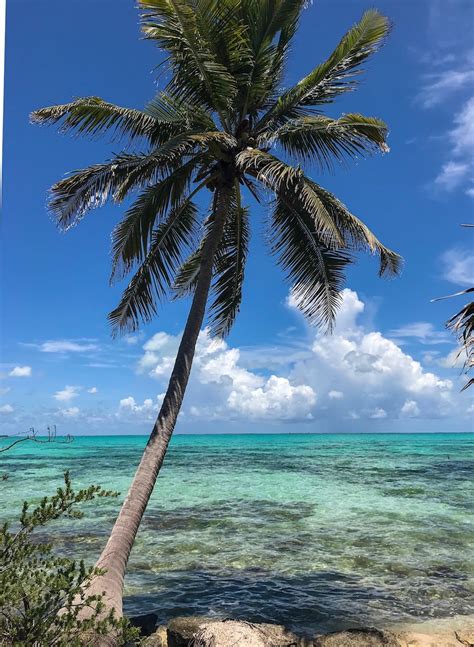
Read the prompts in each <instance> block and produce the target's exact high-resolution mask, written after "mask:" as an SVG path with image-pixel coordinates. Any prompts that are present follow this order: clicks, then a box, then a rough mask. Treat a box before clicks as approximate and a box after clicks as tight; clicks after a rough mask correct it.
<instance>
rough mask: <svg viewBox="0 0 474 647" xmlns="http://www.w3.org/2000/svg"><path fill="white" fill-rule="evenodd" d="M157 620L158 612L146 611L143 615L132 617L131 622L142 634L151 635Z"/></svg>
mask: <svg viewBox="0 0 474 647" xmlns="http://www.w3.org/2000/svg"><path fill="white" fill-rule="evenodd" d="M157 620H158V616H157V615H156V613H146V614H144V615H142V616H134V617H133V618H130V624H131V625H132V626H133V627H138V628H139V629H140V633H141V635H142V636H150V635H151V634H152V633H153V632H154V631H155V628H156V621H157Z"/></svg>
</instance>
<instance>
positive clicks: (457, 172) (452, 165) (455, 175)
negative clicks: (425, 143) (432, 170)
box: [434, 160, 469, 191]
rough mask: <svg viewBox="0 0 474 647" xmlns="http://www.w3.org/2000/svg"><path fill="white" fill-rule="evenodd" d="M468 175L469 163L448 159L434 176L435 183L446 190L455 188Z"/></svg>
mask: <svg viewBox="0 0 474 647" xmlns="http://www.w3.org/2000/svg"><path fill="white" fill-rule="evenodd" d="M468 175H469V164H467V163H465V162H455V161H453V160H450V161H449V162H446V163H445V164H443V166H442V167H441V171H440V172H439V173H438V175H437V176H436V177H435V181H434V182H435V185H436V186H438V187H440V188H441V189H445V190H446V191H452V190H453V189H456V188H457V187H458V186H459V185H460V184H462V182H463V181H464V180H465V179H466V178H467V177H468Z"/></svg>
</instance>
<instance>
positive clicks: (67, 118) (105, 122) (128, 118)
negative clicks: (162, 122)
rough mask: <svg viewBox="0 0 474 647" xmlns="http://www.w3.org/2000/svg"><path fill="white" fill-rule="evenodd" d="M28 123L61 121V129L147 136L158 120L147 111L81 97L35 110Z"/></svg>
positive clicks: (97, 133)
mask: <svg viewBox="0 0 474 647" xmlns="http://www.w3.org/2000/svg"><path fill="white" fill-rule="evenodd" d="M30 119H31V123H34V124H40V125H43V124H48V125H49V124H56V123H60V124H61V126H60V131H62V132H66V131H68V130H76V131H77V132H78V133H80V134H88V135H100V134H102V133H104V132H106V131H112V135H115V136H119V137H123V136H127V137H128V138H129V139H131V140H133V139H136V138H137V137H140V138H145V139H148V138H150V137H151V135H152V133H153V131H154V130H156V129H157V128H158V123H157V120H156V119H155V118H154V117H153V116H152V115H151V114H147V112H146V111H142V110H136V109H134V108H121V107H120V106H116V105H114V104H113V103H108V102H107V101H104V100H103V99H100V98H99V97H83V98H79V99H76V100H75V101H72V102H71V103H66V104H63V105H57V106H49V107H47V108H40V109H39V110H35V111H34V112H32V113H31V115H30Z"/></svg>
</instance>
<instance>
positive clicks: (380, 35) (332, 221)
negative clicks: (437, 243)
mask: <svg viewBox="0 0 474 647" xmlns="http://www.w3.org/2000/svg"><path fill="white" fill-rule="evenodd" d="M139 5H140V7H141V8H142V10H143V14H142V29H143V32H144V34H145V36H146V38H149V39H152V40H154V41H155V42H156V43H157V45H158V46H159V47H160V48H161V49H162V50H164V52H165V53H166V63H165V64H166V65H167V66H168V67H169V70H170V72H171V80H170V82H169V83H168V85H167V87H166V88H165V90H164V91H162V92H160V93H159V94H158V95H157V96H156V97H155V98H154V99H153V100H152V101H151V103H149V105H147V106H146V107H145V108H144V109H143V110H136V109H130V108H122V107H118V106H116V105H113V104H111V103H108V102H106V101H104V100H102V99H99V98H97V97H87V98H81V99H77V100H75V101H73V102H72V103H68V104H65V105H58V106H53V107H48V108H43V109H40V110H37V111H36V112H34V113H33V114H32V121H33V122H35V123H56V122H59V123H60V124H61V127H62V130H70V129H75V130H76V131H78V132H79V133H82V134H90V135H97V134H101V133H104V132H105V131H112V132H113V133H114V135H116V136H117V137H119V138H121V139H122V141H125V142H126V147H125V148H124V150H123V152H121V153H120V154H118V155H116V156H115V157H113V158H112V159H111V160H110V161H108V162H106V163H104V164H97V165H94V166H91V167H89V168H86V169H83V170H80V171H76V172H74V173H72V174H71V175H69V176H68V177H67V178H66V179H63V180H61V181H60V182H58V183H57V184H55V185H54V186H53V187H52V190H51V191H52V197H51V201H50V209H51V211H52V213H53V214H54V217H55V219H56V221H57V224H58V226H59V227H60V228H61V229H68V228H69V227H71V226H73V225H75V224H76V223H77V222H78V221H79V220H80V219H81V218H82V217H83V215H84V214H85V213H86V212H88V211H90V210H91V209H94V208H96V207H99V206H101V205H103V204H104V203H105V202H106V201H107V200H109V199H112V200H114V201H115V202H121V201H123V200H124V199H125V198H126V197H127V196H129V195H130V194H132V193H138V194H137V195H136V197H135V201H134V202H133V203H132V204H131V206H130V207H129V208H128V210H127V211H126V213H125V215H124V217H123V219H122V220H121V222H120V223H119V224H118V225H117V226H116V228H115V229H114V231H113V239H112V240H113V243H112V253H113V262H112V280H115V279H121V278H123V277H124V276H126V275H127V274H128V273H130V272H132V271H134V275H133V278H132V279H131V281H130V283H129V285H128V287H127V288H126V289H125V291H124V293H123V296H122V299H121V301H120V303H119V305H118V306H117V308H116V309H115V310H114V311H113V312H112V313H110V315H109V319H110V321H111V323H112V325H113V329H114V331H115V332H119V331H123V330H133V329H135V328H137V326H138V325H139V324H140V322H141V321H142V320H144V321H148V320H150V319H151V318H152V317H153V315H154V314H155V313H156V309H157V303H158V302H159V301H160V299H162V298H163V297H164V296H165V295H167V294H168V295H169V294H174V295H175V296H181V295H187V294H190V293H192V292H193V290H194V288H195V286H196V282H197V277H198V274H199V268H200V263H201V255H202V251H203V247H204V244H205V241H206V237H207V236H208V235H209V232H210V230H211V228H212V222H213V218H214V216H215V209H216V196H217V194H218V193H219V188H220V187H224V186H225V187H226V189H227V193H228V196H229V197H228V200H227V203H226V205H225V206H226V216H225V225H224V233H223V235H222V237H221V240H220V242H219V245H218V247H217V251H216V254H215V257H214V264H213V286H212V289H213V297H212V299H213V301H212V304H211V307H210V324H211V330H212V332H213V333H214V334H218V335H225V334H227V333H228V332H229V330H230V328H231V326H232V323H233V321H234V319H235V316H236V314H237V312H238V310H239V306H240V302H241V295H242V283H243V278H244V266H245V260H246V256H247V249H248V241H249V210H248V208H247V207H245V206H243V201H242V195H241V194H242V189H244V190H245V191H248V192H249V194H251V195H252V196H253V197H254V198H255V199H256V200H257V201H259V202H260V201H261V200H263V199H267V198H268V196H269V195H270V197H271V198H272V200H271V217H270V219H269V240H270V248H271V251H272V252H274V253H275V254H276V255H277V257H278V259H279V262H280V264H281V265H282V266H283V268H284V269H285V271H286V272H287V274H288V277H289V279H290V280H291V283H292V285H293V290H294V295H295V298H296V302H297V304H298V305H299V307H300V308H301V310H302V311H303V313H304V314H305V315H306V316H307V317H309V319H310V320H312V321H314V322H316V323H319V324H325V325H327V326H329V327H331V325H332V323H333V320H334V316H335V313H336V310H337V306H338V303H339V300H340V296H339V295H340V291H341V288H342V286H343V281H344V271H345V269H346V266H347V265H348V264H349V263H351V262H352V260H353V253H354V252H355V251H357V250H363V249H366V250H369V251H370V252H372V253H376V254H378V256H379V257H380V274H383V275H394V274H396V273H397V272H398V271H399V267H400V257H399V256H398V255H397V254H395V253H394V252H392V251H390V250H389V249H387V248H386V247H385V246H384V245H382V244H381V243H380V242H379V241H378V240H377V238H376V237H375V236H374V235H373V234H372V232H371V231H370V230H369V229H368V228H367V227H366V226H365V225H364V223H363V222H361V221H360V220H359V219H358V218H357V217H356V216H354V215H353V214H352V213H350V211H349V210H348V209H347V208H346V207H345V206H344V205H343V204H342V203H341V202H340V201H339V200H338V199H337V198H336V197H335V196H334V195H333V194H332V193H330V192H329V191H327V190H326V189H324V188H323V187H322V186H320V185H319V184H317V183H316V182H314V181H313V180H312V179H310V178H309V177H308V176H307V175H306V174H305V172H304V168H305V167H308V166H310V165H313V166H314V165H316V166H317V168H318V170H321V171H322V170H325V169H327V168H330V167H331V165H332V163H333V162H334V161H336V162H341V161H343V160H344V159H346V158H348V157H356V156H360V155H365V154H370V153H372V152H374V151H377V150H381V151H384V150H386V143H385V141H386V135H387V127H386V125H385V124H384V123H383V122H382V121H380V120H379V119H376V118H373V117H365V116H363V115H361V114H345V115H343V116H342V117H340V118H339V119H332V118H330V117H327V116H324V115H322V114H321V112H320V109H321V107H323V106H324V105H325V104H328V103H331V102H332V101H333V100H334V99H336V98H337V97H338V96H339V95H341V94H344V93H346V92H350V91H352V90H353V89H354V88H355V87H356V79H357V75H358V74H359V73H360V65H361V64H362V63H363V62H364V61H365V60H366V59H367V58H368V57H369V56H370V55H371V54H372V53H373V52H375V51H376V50H377V49H378V48H379V47H380V45H381V44H382V43H383V41H384V39H385V36H386V35H387V32H388V30H389V23H388V20H387V19H386V18H385V17H384V16H382V15H380V14H379V13H378V12H377V11H374V10H371V11H367V12H366V13H365V14H364V15H363V16H362V18H361V20H360V22H359V23H358V24H356V25H355V26H354V27H352V29H350V30H349V32H348V33H347V34H346V35H345V36H344V37H343V39H342V40H341V41H340V43H339V44H338V46H337V47H336V49H335V50H334V52H333V53H332V54H331V55H330V57H329V58H328V59H327V61H325V62H324V63H322V64H321V65H318V66H317V67H316V68H314V69H313V70H312V71H311V72H310V73H309V74H308V75H307V76H305V77H304V78H303V79H301V81H299V83H297V84H296V85H295V86H294V87H291V88H289V89H287V90H284V91H281V90H280V86H281V83H282V80H283V73H284V67H285V62H286V59H287V56H288V52H289V48H290V45H291V41H292V38H293V36H294V34H295V31H296V28H297V24H298V20H299V17H300V14H301V12H302V9H303V5H304V2H303V0H259V2H255V0H140V2H139ZM276 149H278V150H280V151H282V152H283V158H279V157H277V155H276V153H275V150H276ZM202 190H210V191H211V192H212V193H213V195H212V196H211V205H210V211H209V214H208V215H207V217H205V218H204V217H200V214H199V211H198V208H197V206H196V204H195V202H194V199H195V196H196V195H197V194H198V193H199V192H200V191H202Z"/></svg>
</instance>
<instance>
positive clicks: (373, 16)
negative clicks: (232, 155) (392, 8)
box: [256, 9, 390, 132]
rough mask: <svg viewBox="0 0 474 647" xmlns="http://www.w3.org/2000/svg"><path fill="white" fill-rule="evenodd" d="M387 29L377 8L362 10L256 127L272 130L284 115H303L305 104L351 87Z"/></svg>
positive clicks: (320, 101)
mask: <svg viewBox="0 0 474 647" xmlns="http://www.w3.org/2000/svg"><path fill="white" fill-rule="evenodd" d="M389 29H390V23H389V21H388V19H387V18H386V17H385V16H383V15H382V14H380V13H379V12H378V11H376V10H374V9H371V10H369V11H366V12H365V13H364V15H363V16H362V18H361V20H360V21H359V22H358V23H357V24H356V25H354V27H352V29H350V30H349V31H348V32H347V34H346V35H345V36H344V37H343V39H342V40H341V42H340V43H339V45H338V46H337V47H336V49H335V50H334V52H333V53H332V54H331V56H330V57H329V58H328V60H327V61H326V62H325V63H323V64H322V65H318V66H317V67H316V68H315V69H314V70H313V71H312V72H310V74H308V75H307V76H306V77H304V78H303V79H301V81H299V82H298V83H297V84H296V85H295V86H294V87H293V88H291V89H290V90H287V91H286V92H284V93H283V94H282V95H281V97H280V98H279V99H278V100H277V101H276V102H275V104H274V105H273V106H272V107H271V108H270V110H268V112H267V113H266V114H265V115H264V116H263V117H262V118H261V119H260V121H259V122H258V124H257V126H256V131H257V132H261V131H262V130H263V128H264V127H265V128H267V129H269V130H274V129H275V128H276V127H278V126H279V125H282V124H283V123H285V122H286V121H287V120H288V119H294V118H298V117H300V116H304V114H305V107H307V106H317V105H320V104H324V103H329V102H331V101H333V100H334V98H335V97H337V96H338V95H340V94H343V93H344V92H349V91H351V90H354V89H355V86H356V81H355V80H354V75H356V74H357V73H358V72H359V70H358V67H359V66H360V64H361V63H363V62H364V61H365V60H366V59H367V58H368V57H369V56H370V55H371V54H373V53H374V52H375V51H377V49H379V47H380V46H381V45H382V44H383V42H384V40H385V38H386V36H387V34H388V32H389Z"/></svg>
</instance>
